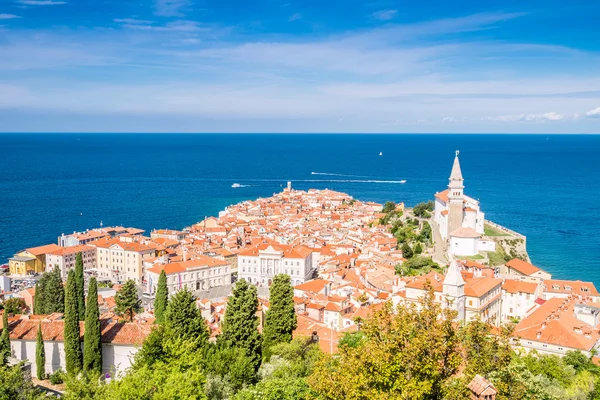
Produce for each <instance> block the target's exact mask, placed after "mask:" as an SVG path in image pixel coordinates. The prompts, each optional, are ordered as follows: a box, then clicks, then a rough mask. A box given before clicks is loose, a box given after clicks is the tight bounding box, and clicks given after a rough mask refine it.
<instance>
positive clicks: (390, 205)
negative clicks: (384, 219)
mask: <svg viewBox="0 0 600 400" xmlns="http://www.w3.org/2000/svg"><path fill="white" fill-rule="evenodd" d="M395 210H396V203H394V202H393V201H386V202H385V204H384V205H383V209H382V210H381V212H384V213H386V214H389V213H391V212H392V211H395Z"/></svg>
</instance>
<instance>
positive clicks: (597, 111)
mask: <svg viewBox="0 0 600 400" xmlns="http://www.w3.org/2000/svg"><path fill="white" fill-rule="evenodd" d="M585 116H586V117H588V118H600V107H598V108H594V109H593V110H590V111H588V112H586V113H585Z"/></svg>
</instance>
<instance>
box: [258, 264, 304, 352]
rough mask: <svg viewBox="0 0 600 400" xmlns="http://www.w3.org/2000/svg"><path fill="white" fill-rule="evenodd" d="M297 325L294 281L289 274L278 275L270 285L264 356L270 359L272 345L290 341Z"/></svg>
mask: <svg viewBox="0 0 600 400" xmlns="http://www.w3.org/2000/svg"><path fill="white" fill-rule="evenodd" d="M297 326H298V323H297V321H296V310H295V309H294V288H293V287H292V281H291V279H290V277H289V276H288V275H285V274H279V275H276V276H275V277H274V278H273V284H272V285H271V286H270V287H269V310H268V311H267V314H266V316H265V322H264V327H263V337H262V340H263V341H262V353H263V354H262V355H263V357H264V358H265V359H266V360H268V359H269V357H270V356H271V347H272V346H274V345H276V344H279V343H289V342H290V341H291V340H292V332H293V331H294V329H296V327H297Z"/></svg>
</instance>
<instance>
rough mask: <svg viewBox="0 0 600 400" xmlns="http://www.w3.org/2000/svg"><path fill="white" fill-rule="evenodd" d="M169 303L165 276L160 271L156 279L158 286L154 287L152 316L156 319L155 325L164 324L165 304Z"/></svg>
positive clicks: (163, 272)
mask: <svg viewBox="0 0 600 400" xmlns="http://www.w3.org/2000/svg"><path fill="white" fill-rule="evenodd" d="M168 302H169V289H168V288H167V274H166V273H165V271H164V270H162V271H160V276H159V277H158V285H157V287H156V298H155V299H154V316H155V317H156V323H157V324H161V323H163V322H164V315H165V310H166V309H167V303H168Z"/></svg>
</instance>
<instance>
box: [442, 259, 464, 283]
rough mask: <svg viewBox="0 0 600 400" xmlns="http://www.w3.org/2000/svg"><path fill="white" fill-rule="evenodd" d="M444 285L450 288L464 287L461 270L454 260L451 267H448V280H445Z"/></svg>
mask: <svg viewBox="0 0 600 400" xmlns="http://www.w3.org/2000/svg"><path fill="white" fill-rule="evenodd" d="M444 285H448V286H455V287H458V286H464V285H465V280H464V279H463V277H462V274H461V273H460V268H459V266H458V262H457V261H456V260H453V261H452V262H451V263H450V267H448V271H447V272H446V278H445V279H444Z"/></svg>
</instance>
